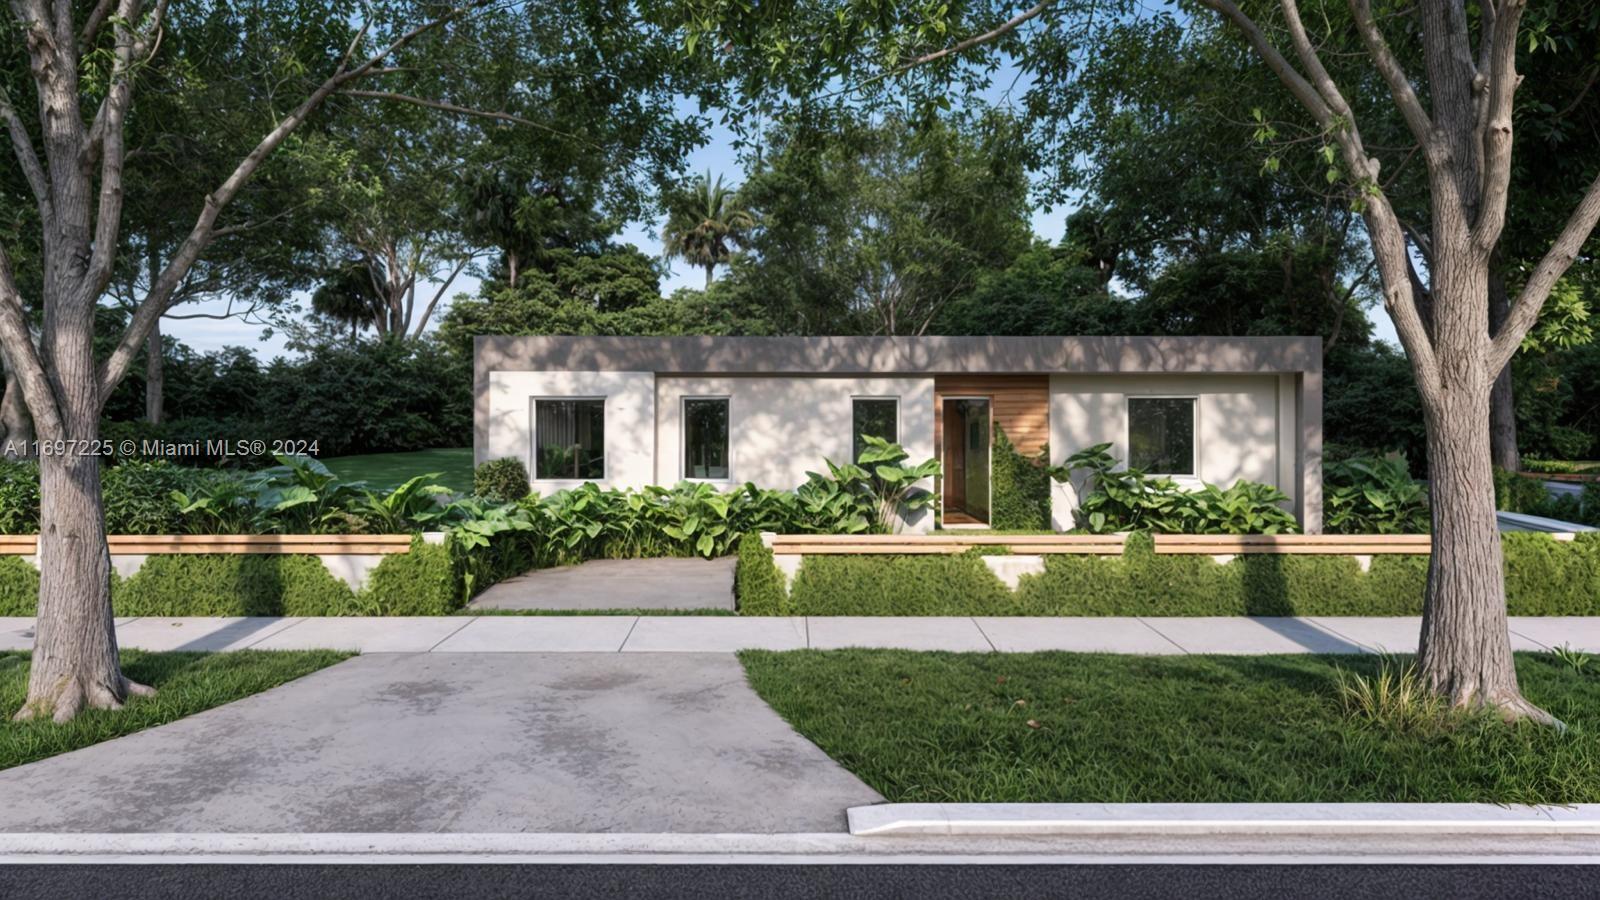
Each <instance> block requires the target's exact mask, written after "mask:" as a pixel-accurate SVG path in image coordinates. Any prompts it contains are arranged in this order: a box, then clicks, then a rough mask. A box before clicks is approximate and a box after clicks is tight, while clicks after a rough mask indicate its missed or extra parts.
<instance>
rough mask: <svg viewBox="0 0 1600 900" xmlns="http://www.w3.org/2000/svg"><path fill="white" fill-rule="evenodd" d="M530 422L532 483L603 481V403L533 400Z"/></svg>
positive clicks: (604, 431) (604, 409)
mask: <svg viewBox="0 0 1600 900" xmlns="http://www.w3.org/2000/svg"><path fill="white" fill-rule="evenodd" d="M533 418H534V435H535V437H534V463H533V466H534V476H533V477H534V478H535V479H539V480H545V479H550V480H566V479H570V480H577V481H596V480H600V479H603V478H605V477H606V458H605V448H606V429H605V421H606V401H605V400H603V399H594V400H535V401H533Z"/></svg>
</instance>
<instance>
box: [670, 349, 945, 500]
mask: <svg viewBox="0 0 1600 900" xmlns="http://www.w3.org/2000/svg"><path fill="white" fill-rule="evenodd" d="M685 397H727V398H728V419H729V435H728V456H729V459H728V482H729V483H731V484H743V483H744V482H746V481H751V482H755V484H756V485H758V486H760V487H764V488H779V489H788V488H793V487H796V486H798V485H800V484H801V483H803V482H804V481H805V480H806V472H807V471H819V472H820V471H826V470H825V469H824V467H823V463H822V461H823V459H825V458H826V459H831V460H833V461H835V462H847V461H849V460H850V458H851V451H852V448H851V443H850V427H851V425H850V421H851V419H850V417H851V399H852V398H854V397H898V398H899V400H900V443H901V445H902V446H904V447H905V448H906V451H907V452H908V453H910V454H911V460H912V461H913V462H919V463H920V462H922V461H923V460H925V459H931V458H933V379H932V378H833V377H806V376H786V377H767V376H748V377H738V376H725V377H704V376H677V375H662V376H661V377H659V378H657V379H656V422H657V428H656V435H657V446H656V466H655V480H656V483H658V484H676V483H677V482H678V481H680V480H682V478H683V429H682V422H681V419H682V415H683V402H682V401H683V399H684V398H685ZM930 487H931V484H930Z"/></svg>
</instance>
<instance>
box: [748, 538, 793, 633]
mask: <svg viewBox="0 0 1600 900" xmlns="http://www.w3.org/2000/svg"><path fill="white" fill-rule="evenodd" d="M733 594H734V596H735V597H737V598H738V600H739V612H741V613H743V614H744V615H747V616H787V615H793V612H792V611H791V610H790V607H789V596H788V591H786V590H785V589H784V585H783V574H782V573H781V572H779V571H778V566H777V564H776V563H775V562H773V559H772V551H771V550H769V549H768V548H767V545H766V544H763V543H762V542H761V535H759V534H747V535H745V536H744V537H742V538H740V539H739V561H738V563H737V564H736V566H735V568H734V572H733Z"/></svg>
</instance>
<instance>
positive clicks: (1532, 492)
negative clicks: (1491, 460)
mask: <svg viewBox="0 0 1600 900" xmlns="http://www.w3.org/2000/svg"><path fill="white" fill-rule="evenodd" d="M1494 500H1495V508H1496V509H1502V510H1505V511H1507V512H1515V513H1524V514H1526V515H1530V516H1543V517H1545V518H1547V519H1557V520H1559V521H1562V522H1576V523H1578V524H1580V525H1600V484H1596V483H1593V482H1591V483H1588V484H1585V485H1584V486H1583V493H1582V494H1580V495H1578V496H1576V497H1575V496H1573V495H1571V494H1560V495H1554V496H1553V495H1551V494H1550V492H1549V491H1547V490H1545V486H1544V483H1543V482H1542V481H1540V480H1539V479H1538V478H1529V477H1525V476H1523V475H1519V474H1517V473H1516V472H1508V471H1506V470H1504V469H1498V468H1497V469H1495V470H1494Z"/></svg>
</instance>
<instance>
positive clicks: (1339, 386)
mask: <svg viewBox="0 0 1600 900" xmlns="http://www.w3.org/2000/svg"><path fill="white" fill-rule="evenodd" d="M1325 356H1326V359H1325V361H1324V366H1325V371H1324V374H1323V391H1322V395H1323V411H1322V424H1323V440H1324V444H1323V456H1324V458H1325V459H1328V460H1336V459H1338V458H1342V457H1353V456H1363V457H1365V456H1385V455H1388V454H1396V455H1398V456H1400V457H1403V458H1404V459H1407V460H1410V461H1411V463H1412V464H1413V465H1416V466H1420V467H1424V468H1425V467H1426V465H1427V457H1428V445H1427V434H1426V432H1425V430H1424V428H1423V415H1422V399H1421V397H1419V396H1418V394H1417V388H1416V384H1415V382H1414V381H1413V380H1412V375H1411V363H1410V362H1409V361H1408V360H1407V359H1406V357H1405V354H1404V353H1402V352H1401V351H1399V350H1397V349H1395V348H1394V347H1391V346H1390V345H1388V344H1386V343H1383V342H1381V341H1374V342H1372V343H1370V344H1365V345H1348V344H1345V343H1341V344H1339V345H1338V346H1337V347H1335V348H1334V349H1331V350H1329V351H1328V352H1327V353H1326V354H1325ZM1341 448H1347V449H1344V450H1343V451H1342V452H1341ZM1418 474H1419V475H1424V474H1425V471H1419V472H1418Z"/></svg>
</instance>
